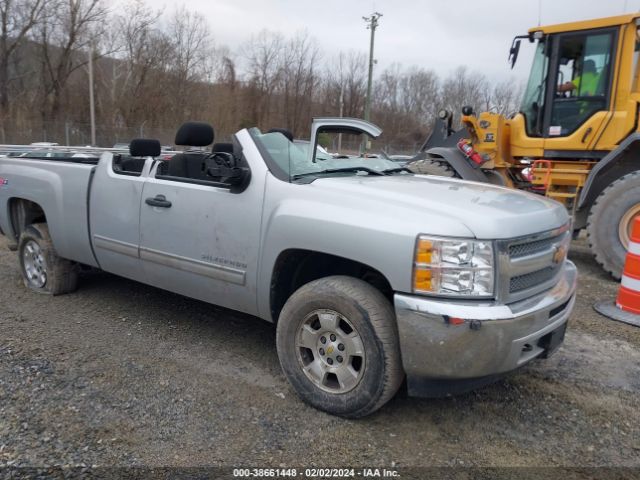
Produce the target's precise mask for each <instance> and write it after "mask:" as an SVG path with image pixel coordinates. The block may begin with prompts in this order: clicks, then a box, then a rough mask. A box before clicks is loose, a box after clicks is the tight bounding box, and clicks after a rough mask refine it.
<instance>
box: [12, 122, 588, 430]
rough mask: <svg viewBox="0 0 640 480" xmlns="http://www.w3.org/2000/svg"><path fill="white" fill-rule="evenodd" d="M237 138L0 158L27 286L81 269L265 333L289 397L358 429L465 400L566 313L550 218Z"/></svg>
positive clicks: (201, 136)
mask: <svg viewBox="0 0 640 480" xmlns="http://www.w3.org/2000/svg"><path fill="white" fill-rule="evenodd" d="M336 132H346V133H347V134H351V135H352V134H356V133H358V134H364V135H367V136H369V137H373V138H375V137H377V136H378V135H380V133H381V130H380V129H379V128H378V127H376V126H375V125H373V124H371V123H369V122H365V121H362V120H358V119H346V118H319V119H315V120H314V121H313V124H312V127H311V140H310V143H309V144H308V145H307V146H305V145H300V144H295V143H294V142H292V141H291V140H292V137H291V136H290V135H288V134H286V132H285V131H283V130H274V131H271V132H268V133H262V132H261V131H260V130H258V129H257V128H251V129H243V130H240V131H239V132H237V133H236V134H235V135H234V136H233V142H232V143H225V144H221V143H217V144H214V145H213V148H212V149H207V150H204V147H206V146H208V145H211V144H212V143H213V140H214V132H213V128H212V127H211V126H210V125H208V124H205V123H202V122H189V123H187V124H185V125H183V126H182V127H181V128H180V129H179V131H178V133H177V136H176V144H177V145H183V146H189V147H192V148H193V147H196V149H195V150H194V149H192V150H185V151H183V152H181V153H177V154H176V155H175V156H174V157H173V158H171V159H170V160H163V159H161V158H159V155H160V144H159V143H158V142H156V141H152V140H143V139H140V140H135V141H133V142H132V144H131V146H130V155H124V154H118V153H110V152H105V153H103V154H102V155H101V157H100V158H99V160H97V161H94V162H93V163H92V162H89V161H86V159H73V158H71V159H68V160H65V159H60V158H55V159H29V158H0V229H1V233H3V234H4V235H5V236H6V237H7V238H8V241H9V244H10V247H11V248H13V249H15V250H17V252H18V261H19V264H20V269H21V271H22V275H23V277H24V283H25V285H26V287H27V288H29V289H31V290H33V291H35V292H39V293H47V294H53V295H57V294H63V293H68V292H71V291H73V290H74V289H75V288H76V285H77V283H78V277H79V272H80V271H81V269H82V267H83V266H89V267H94V268H96V269H102V270H104V271H106V272H111V273H113V274H116V275H120V276H122V277H126V278H129V279H132V280H135V281H138V282H142V283H145V284H149V285H153V286H155V287H158V288H161V289H165V290H169V291H171V292H176V293H178V294H182V295H185V296H187V297H192V298H195V299H199V300H202V301H205V302H209V303H212V304H216V305H220V306H223V307H227V308H229V309H234V310H238V311H241V312H245V313H247V314H250V315H253V316H257V317H260V318H262V319H264V320H267V321H269V322H274V323H276V348H277V352H278V356H279V359H280V363H281V366H282V369H283V371H284V374H285V376H286V378H287V379H288V381H289V382H290V383H291V385H292V386H293V388H294V389H295V391H296V392H297V393H298V395H299V396H300V397H301V398H302V399H303V400H304V401H306V402H308V403H309V404H311V405H313V406H314V407H316V408H319V409H321V410H324V411H327V412H330V413H332V414H336V415H340V416H345V417H351V418H355V417H362V416H364V415H367V414H370V413H372V412H373V411H375V410H377V409H378V408H380V407H381V406H382V405H384V404H385V402H387V401H388V400H389V399H390V398H391V397H392V396H393V395H394V394H395V393H396V391H397V390H398V388H399V387H400V386H401V384H402V383H403V380H404V378H405V377H406V379H407V388H408V393H409V394H410V395H418V396H434V395H443V394H451V393H457V392H459V391H462V390H465V389H470V388H475V387H477V386H480V385H483V384H486V383H488V382H490V381H493V380H494V379H496V378H498V377H500V376H502V375H504V374H506V373H508V372H511V371H514V370H516V369H518V368H519V367H521V366H523V365H525V364H526V363H528V362H529V361H531V360H533V359H535V358H544V357H547V356H548V355H550V354H551V353H553V352H554V351H555V350H556V349H557V348H558V346H559V345H560V344H561V343H562V341H563V338H564V333H565V329H566V325H567V320H568V318H569V316H570V314H571V311H572V309H573V306H574V302H575V291H576V278H577V275H576V268H575V266H574V265H573V263H571V262H570V261H569V260H568V259H567V251H568V247H569V243H570V239H571V224H570V219H569V216H568V214H567V211H566V209H565V208H563V207H562V205H560V204H559V203H556V202H554V201H552V200H549V199H546V198H543V197H540V196H536V195H533V194H529V193H525V192H518V191H514V190H510V189H506V188H502V187H498V186H492V185H488V184H480V183H474V182H469V181H463V180H457V179H449V178H441V177H435V176H423V175H414V174H412V173H410V172H408V171H406V170H405V169H404V168H401V167H398V165H397V164H395V163H393V162H390V161H387V160H384V159H378V158H364V157H358V156H355V155H352V156H346V157H342V158H333V157H331V156H328V155H325V156H323V157H321V156H319V154H318V151H319V149H318V148H317V145H318V138H319V135H321V134H323V133H324V134H327V133H333V134H335V133H336Z"/></svg>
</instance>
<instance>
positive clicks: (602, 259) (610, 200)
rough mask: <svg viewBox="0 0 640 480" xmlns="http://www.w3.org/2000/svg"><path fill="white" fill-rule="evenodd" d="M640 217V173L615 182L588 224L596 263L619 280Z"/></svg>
mask: <svg viewBox="0 0 640 480" xmlns="http://www.w3.org/2000/svg"><path fill="white" fill-rule="evenodd" d="M638 215H640V172H633V173H629V174H627V175H625V176H624V177H622V178H620V179H618V180H616V181H615V182H613V183H612V184H611V185H609V186H608V187H607V188H605V189H604V190H603V192H602V193H601V194H600V195H599V196H598V198H597V199H596V201H595V202H594V204H593V206H592V207H591V211H590V212H589V218H588V220H587V238H588V239H589V247H590V248H591V251H592V252H593V254H594V256H595V259H596V261H597V262H598V263H599V264H600V265H601V266H602V268H603V269H604V270H606V271H607V272H608V273H609V274H611V275H612V276H613V277H614V278H615V279H618V280H619V279H620V276H621V275H622V270H623V268H624V261H625V258H626V254H627V248H628V245H629V235H630V232H631V227H632V226H633V221H634V219H635V218H636V217H637V216H638Z"/></svg>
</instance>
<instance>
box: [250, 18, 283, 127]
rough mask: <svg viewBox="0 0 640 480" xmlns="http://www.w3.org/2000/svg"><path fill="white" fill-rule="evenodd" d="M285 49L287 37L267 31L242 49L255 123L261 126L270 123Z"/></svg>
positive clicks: (253, 38)
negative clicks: (285, 38) (273, 99)
mask: <svg viewBox="0 0 640 480" xmlns="http://www.w3.org/2000/svg"><path fill="white" fill-rule="evenodd" d="M284 47H285V40H284V37H283V36H282V35H281V34H279V33H274V32H270V31H268V30H262V31H261V32H260V33H259V34H258V35H256V36H252V37H251V39H250V40H249V41H248V42H247V43H245V44H244V45H243V47H242V53H243V56H244V58H245V60H246V63H247V68H246V70H247V76H248V80H249V86H250V88H251V90H252V91H251V92H249V97H250V99H249V103H250V104H251V105H252V110H253V114H252V117H253V121H255V122H256V123H258V124H264V123H267V122H269V120H270V118H271V113H272V112H271V108H272V98H273V97H274V95H275V93H276V88H277V85H278V83H279V81H280V77H281V73H282V71H281V66H282V54H283V51H284Z"/></svg>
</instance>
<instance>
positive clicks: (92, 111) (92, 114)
mask: <svg viewBox="0 0 640 480" xmlns="http://www.w3.org/2000/svg"><path fill="white" fill-rule="evenodd" d="M89 116H90V117H91V146H92V147H95V146H96V106H95V101H94V98H93V42H90V43H89Z"/></svg>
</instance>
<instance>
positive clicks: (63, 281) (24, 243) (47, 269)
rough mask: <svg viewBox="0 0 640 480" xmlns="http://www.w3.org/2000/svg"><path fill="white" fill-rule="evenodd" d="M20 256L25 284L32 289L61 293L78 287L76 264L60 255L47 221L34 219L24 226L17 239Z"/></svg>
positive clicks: (52, 293) (39, 291) (47, 292)
mask: <svg viewBox="0 0 640 480" xmlns="http://www.w3.org/2000/svg"><path fill="white" fill-rule="evenodd" d="M18 258H19V261H20V269H21V271H22V277H23V279H24V284H25V286H27V287H28V288H30V289H31V290H33V291H35V292H38V293H46V294H50V295H61V294H63V293H69V292H72V291H74V290H75V289H76V287H77V284H78V271H77V267H76V266H75V265H74V264H73V263H72V262H70V261H69V260H66V259H64V258H60V257H59V256H58V254H57V253H56V250H55V248H53V243H52V242H51V237H50V235H49V228H48V227H47V224H46V223H34V224H32V225H29V226H27V228H25V229H24V231H23V232H22V234H21V235H20V240H19V241H18Z"/></svg>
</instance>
